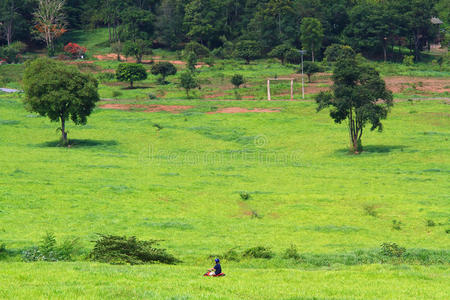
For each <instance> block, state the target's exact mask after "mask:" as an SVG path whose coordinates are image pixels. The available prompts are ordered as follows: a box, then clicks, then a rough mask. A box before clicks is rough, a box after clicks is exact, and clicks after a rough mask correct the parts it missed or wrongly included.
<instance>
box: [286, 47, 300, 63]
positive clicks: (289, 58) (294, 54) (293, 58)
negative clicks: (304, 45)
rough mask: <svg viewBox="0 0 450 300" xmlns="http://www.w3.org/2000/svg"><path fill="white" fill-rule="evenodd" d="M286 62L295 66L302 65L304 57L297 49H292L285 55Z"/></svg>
mask: <svg viewBox="0 0 450 300" xmlns="http://www.w3.org/2000/svg"><path fill="white" fill-rule="evenodd" d="M284 57H285V60H286V62H288V63H290V64H294V65H299V64H301V63H302V55H301V54H300V52H299V51H298V50H297V49H294V48H291V49H289V50H288V51H286V53H285V54H284Z"/></svg>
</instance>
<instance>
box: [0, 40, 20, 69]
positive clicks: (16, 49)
mask: <svg viewBox="0 0 450 300" xmlns="http://www.w3.org/2000/svg"><path fill="white" fill-rule="evenodd" d="M25 48H26V45H25V44H24V43H22V42H13V43H11V44H10V45H7V46H3V47H0V58H3V59H5V60H6V62H7V63H9V64H12V63H18V62H20V60H21V57H22V55H21V54H22V53H23V51H25Z"/></svg>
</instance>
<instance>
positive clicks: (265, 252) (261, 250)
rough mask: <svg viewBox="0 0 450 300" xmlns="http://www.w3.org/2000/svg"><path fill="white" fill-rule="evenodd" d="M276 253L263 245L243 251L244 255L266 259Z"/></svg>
mask: <svg viewBox="0 0 450 300" xmlns="http://www.w3.org/2000/svg"><path fill="white" fill-rule="evenodd" d="M274 255H275V254H274V253H273V252H272V251H271V250H270V248H266V247H263V246H257V247H253V248H248V249H247V250H245V251H244V252H243V253H242V256H244V257H251V258H264V259H271V258H272V257H274Z"/></svg>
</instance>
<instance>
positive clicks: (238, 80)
mask: <svg viewBox="0 0 450 300" xmlns="http://www.w3.org/2000/svg"><path fill="white" fill-rule="evenodd" d="M244 82H245V79H244V76H242V75H241V74H234V75H233V77H231V84H233V85H234V87H235V88H239V87H240V86H241V85H243V84H244Z"/></svg>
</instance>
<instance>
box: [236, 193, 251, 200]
mask: <svg viewBox="0 0 450 300" xmlns="http://www.w3.org/2000/svg"><path fill="white" fill-rule="evenodd" d="M239 196H241V199H242V200H244V201H245V200H249V199H250V198H251V196H250V194H249V193H248V192H240V193H239Z"/></svg>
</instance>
